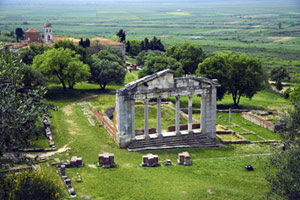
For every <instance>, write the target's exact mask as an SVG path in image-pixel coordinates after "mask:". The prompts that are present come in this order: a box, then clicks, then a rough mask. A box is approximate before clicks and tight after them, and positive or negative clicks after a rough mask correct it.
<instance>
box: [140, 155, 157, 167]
mask: <svg viewBox="0 0 300 200" xmlns="http://www.w3.org/2000/svg"><path fill="white" fill-rule="evenodd" d="M141 166H143V167H156V166H159V162H158V155H153V154H148V155H144V156H143V161H142V164H141Z"/></svg>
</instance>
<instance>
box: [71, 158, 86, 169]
mask: <svg viewBox="0 0 300 200" xmlns="http://www.w3.org/2000/svg"><path fill="white" fill-rule="evenodd" d="M70 166H71V167H82V166H83V163H82V158H80V157H76V156H72V158H71V162H70Z"/></svg>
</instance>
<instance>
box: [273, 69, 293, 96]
mask: <svg viewBox="0 0 300 200" xmlns="http://www.w3.org/2000/svg"><path fill="white" fill-rule="evenodd" d="M288 76H289V74H288V71H287V70H286V68H285V67H275V68H273V69H272V70H271V80H272V81H275V85H276V89H277V90H279V91H280V90H282V81H284V80H286V79H287V78H288Z"/></svg>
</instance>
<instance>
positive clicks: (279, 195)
mask: <svg viewBox="0 0 300 200" xmlns="http://www.w3.org/2000/svg"><path fill="white" fill-rule="evenodd" d="M290 99H291V102H292V104H293V109H291V110H290V111H289V115H288V117H287V118H286V120H285V121H286V124H287V126H286V131H285V132H283V133H281V137H282V140H283V142H284V144H285V146H286V147H285V151H283V152H280V153H275V154H274V155H272V156H271V158H270V159H269V160H268V162H267V163H266V165H265V171H266V177H265V178H266V180H267V181H268V182H269V183H270V193H269V197H272V199H273V198H274V199H290V200H294V199H300V182H299V180H300V170H299V168H300V85H298V86H297V87H296V88H295V89H294V90H293V91H292V92H291V95H290Z"/></svg>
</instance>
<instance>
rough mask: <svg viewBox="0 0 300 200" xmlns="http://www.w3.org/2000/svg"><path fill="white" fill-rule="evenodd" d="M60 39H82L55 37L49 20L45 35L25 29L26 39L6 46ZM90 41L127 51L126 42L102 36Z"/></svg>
mask: <svg viewBox="0 0 300 200" xmlns="http://www.w3.org/2000/svg"><path fill="white" fill-rule="evenodd" d="M59 40H71V41H72V42H74V43H76V44H78V43H79V41H80V40H79V39H76V38H72V37H53V28H52V24H51V23H49V22H47V23H45V24H44V32H43V37H41V32H40V31H38V30H36V29H34V28H30V29H28V30H27V31H25V40H21V41H20V42H12V43H6V44H5V47H6V48H10V49H15V50H17V49H21V48H26V47H29V45H30V44H31V43H38V44H43V45H48V46H51V45H53V43H54V42H56V41H59ZM90 41H91V46H93V45H97V44H101V45H104V46H115V47H118V48H120V49H121V51H122V53H123V55H125V53H126V50H125V49H126V48H125V44H124V43H120V42H116V41H113V40H109V39H106V38H100V37H96V38H91V39H90Z"/></svg>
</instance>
